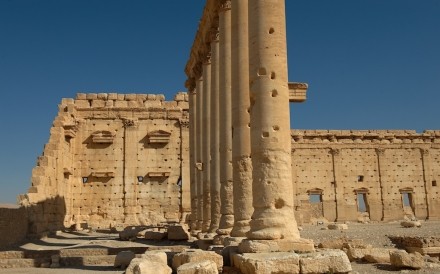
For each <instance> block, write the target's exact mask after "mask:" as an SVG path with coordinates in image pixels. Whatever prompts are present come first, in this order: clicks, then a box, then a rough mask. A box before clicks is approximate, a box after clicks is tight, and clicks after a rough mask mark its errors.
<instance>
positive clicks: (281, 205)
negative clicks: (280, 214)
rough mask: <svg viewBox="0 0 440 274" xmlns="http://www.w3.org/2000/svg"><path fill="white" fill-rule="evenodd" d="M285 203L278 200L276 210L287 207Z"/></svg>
mask: <svg viewBox="0 0 440 274" xmlns="http://www.w3.org/2000/svg"><path fill="white" fill-rule="evenodd" d="M285 204H286V203H285V202H284V200H283V199H277V200H276V201H275V208H276V209H281V208H283V207H284V206H285Z"/></svg>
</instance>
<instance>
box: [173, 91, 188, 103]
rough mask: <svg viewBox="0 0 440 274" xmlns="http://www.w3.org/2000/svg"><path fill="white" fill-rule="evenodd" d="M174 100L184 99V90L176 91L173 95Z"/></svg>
mask: <svg viewBox="0 0 440 274" xmlns="http://www.w3.org/2000/svg"><path fill="white" fill-rule="evenodd" d="M174 101H177V102H179V101H185V93H184V92H178V93H177V94H176V95H175V96H174Z"/></svg>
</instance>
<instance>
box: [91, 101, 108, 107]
mask: <svg viewBox="0 0 440 274" xmlns="http://www.w3.org/2000/svg"><path fill="white" fill-rule="evenodd" d="M103 107H105V101H104V100H93V101H92V108H103Z"/></svg>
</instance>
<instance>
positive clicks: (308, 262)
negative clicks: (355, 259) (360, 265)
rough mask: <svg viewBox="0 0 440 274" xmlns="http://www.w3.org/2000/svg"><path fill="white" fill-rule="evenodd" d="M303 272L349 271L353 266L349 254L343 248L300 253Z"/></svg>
mask: <svg viewBox="0 0 440 274" xmlns="http://www.w3.org/2000/svg"><path fill="white" fill-rule="evenodd" d="M299 265H300V268H301V274H309V273H349V272H350V271H351V270H352V268H351V264H350V261H349V260H348V257H347V254H345V253H344V252H343V251H342V250H324V251H319V252H315V253H309V254H302V255H300V259H299Z"/></svg>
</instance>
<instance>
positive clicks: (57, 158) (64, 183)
mask: <svg viewBox="0 0 440 274" xmlns="http://www.w3.org/2000/svg"><path fill="white" fill-rule="evenodd" d="M164 99H165V97H164V96H163V95H153V94H150V95H147V94H115V93H109V94H107V93H99V94H93V93H92V94H78V95H77V97H76V98H75V99H63V100H62V102H61V105H60V106H59V113H58V116H57V117H56V118H55V121H54V123H53V127H52V128H51V131H50V133H51V134H50V138H49V142H48V143H47V144H46V146H45V148H44V152H43V155H42V156H41V157H39V159H38V164H37V166H36V167H35V168H34V169H33V172H32V186H31V187H30V189H29V191H28V193H27V194H26V195H22V196H21V203H22V204H23V205H25V206H27V207H28V208H31V209H32V214H30V215H31V220H30V221H31V226H30V227H31V231H30V232H31V233H35V234H37V235H41V234H42V233H44V231H53V230H57V229H61V228H64V227H69V226H72V225H82V226H84V224H87V225H88V226H91V227H94V228H109V227H112V226H115V225H139V224H144V225H147V224H154V223H157V222H177V221H179V220H180V218H181V215H182V213H185V212H189V211H190V206H189V203H190V199H189V178H188V174H187V172H182V170H187V169H189V168H188V166H186V165H187V164H188V160H187V158H189V153H188V149H187V142H188V141H187V139H188V96H187V94H186V93H178V94H177V95H176V96H175V100H174V101H165V100H164ZM182 144H183V145H182ZM182 163H184V164H183V165H182Z"/></svg>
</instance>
